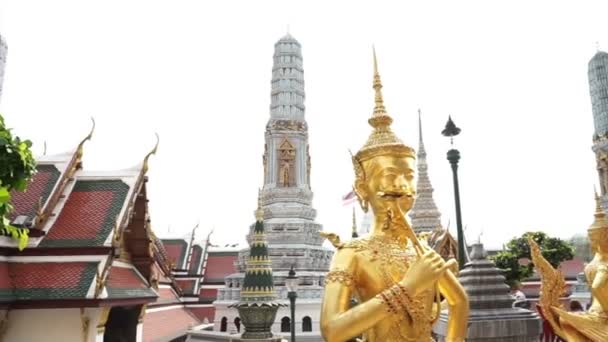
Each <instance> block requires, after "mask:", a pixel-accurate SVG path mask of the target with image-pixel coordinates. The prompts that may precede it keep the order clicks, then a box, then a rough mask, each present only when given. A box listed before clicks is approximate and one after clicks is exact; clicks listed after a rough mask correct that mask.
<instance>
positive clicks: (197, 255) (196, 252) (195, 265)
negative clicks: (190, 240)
mask: <svg viewBox="0 0 608 342" xmlns="http://www.w3.org/2000/svg"><path fill="white" fill-rule="evenodd" d="M202 251H203V249H202V248H201V246H199V245H195V246H194V247H192V258H191V259H190V269H189V270H188V273H190V274H196V273H197V272H198V270H199V266H200V263H201V254H202Z"/></svg>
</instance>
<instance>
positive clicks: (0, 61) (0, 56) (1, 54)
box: [0, 35, 8, 100]
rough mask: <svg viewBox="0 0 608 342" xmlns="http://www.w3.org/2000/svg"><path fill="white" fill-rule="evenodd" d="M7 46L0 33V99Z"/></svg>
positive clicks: (0, 98) (0, 96) (0, 97)
mask: <svg viewBox="0 0 608 342" xmlns="http://www.w3.org/2000/svg"><path fill="white" fill-rule="evenodd" d="M7 52H8V46H7V45H6V41H5V40H4V38H2V35H0V100H2V83H3V82H4V65H5V64H6V53H7Z"/></svg>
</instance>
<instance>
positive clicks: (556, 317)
mask: <svg viewBox="0 0 608 342" xmlns="http://www.w3.org/2000/svg"><path fill="white" fill-rule="evenodd" d="M595 202H596V208H595V220H594V221H593V223H592V224H591V226H590V227H589V229H588V230H587V232H588V234H589V241H590V242H591V250H592V251H593V253H595V255H594V257H593V260H591V262H590V263H589V264H588V265H587V266H585V276H586V277H587V283H588V284H589V287H590V288H591V296H592V297H593V298H592V303H591V307H590V308H589V310H588V311H587V312H568V311H566V310H565V308H564V306H563V304H562V303H561V302H560V297H562V295H563V294H564V293H565V292H566V282H565V281H564V276H563V274H562V273H561V272H560V271H557V270H556V269H554V268H553V267H552V266H551V264H550V263H549V262H548V261H547V260H546V259H545V258H544V257H543V256H542V254H541V251H540V248H539V247H538V245H537V244H536V242H534V240H532V239H529V240H528V243H529V244H530V252H531V255H532V262H533V263H534V265H535V267H536V269H537V270H538V273H539V274H540V276H541V279H542V284H541V287H540V291H541V292H540V300H539V306H540V308H541V310H542V311H543V314H544V316H545V318H546V319H547V321H548V322H549V323H550V324H551V327H552V328H553V331H554V332H555V333H556V334H558V335H559V336H560V337H562V338H564V339H565V340H566V341H568V342H587V341H593V342H605V341H608V219H606V214H605V212H604V210H603V209H602V206H601V203H600V198H599V196H598V195H597V193H596V194H595Z"/></svg>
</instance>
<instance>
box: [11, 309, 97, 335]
mask: <svg viewBox="0 0 608 342" xmlns="http://www.w3.org/2000/svg"><path fill="white" fill-rule="evenodd" d="M100 312H101V309H99V308H87V309H85V315H86V317H89V319H90V321H89V324H88V338H87V341H88V342H95V340H96V335H97V323H98V321H99V316H100ZM82 327H83V325H82V321H81V318H80V309H78V308H76V309H32V310H10V313H9V316H8V327H7V330H6V332H5V334H4V336H2V337H4V341H66V342H69V341H82V340H83V338H82V336H83V334H82Z"/></svg>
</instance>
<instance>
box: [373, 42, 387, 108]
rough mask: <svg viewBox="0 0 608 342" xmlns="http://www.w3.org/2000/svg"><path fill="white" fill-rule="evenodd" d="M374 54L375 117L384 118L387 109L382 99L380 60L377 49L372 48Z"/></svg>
mask: <svg viewBox="0 0 608 342" xmlns="http://www.w3.org/2000/svg"><path fill="white" fill-rule="evenodd" d="M372 50H373V52H374V85H373V88H374V90H375V91H376V96H375V102H376V106H375V107H374V116H382V115H387V114H386V108H385V107H384V99H383V98H382V80H381V79H380V73H378V59H377V58H376V47H375V46H372Z"/></svg>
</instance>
